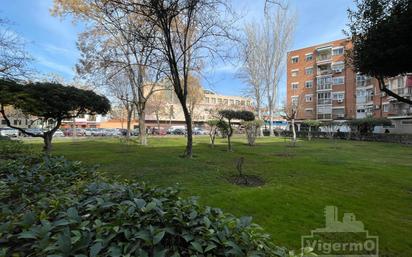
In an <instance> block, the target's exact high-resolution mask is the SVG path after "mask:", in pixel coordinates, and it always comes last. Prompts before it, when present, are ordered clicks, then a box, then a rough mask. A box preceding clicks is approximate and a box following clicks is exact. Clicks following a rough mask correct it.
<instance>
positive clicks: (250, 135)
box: [242, 120, 263, 146]
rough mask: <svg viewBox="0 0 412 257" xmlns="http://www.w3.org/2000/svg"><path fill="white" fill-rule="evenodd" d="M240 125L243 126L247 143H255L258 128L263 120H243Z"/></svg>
mask: <svg viewBox="0 0 412 257" xmlns="http://www.w3.org/2000/svg"><path fill="white" fill-rule="evenodd" d="M242 125H243V126H244V127H245V131H246V138H247V142H248V144H249V145H250V146H253V145H255V141H256V138H257V136H258V131H259V128H260V127H261V126H262V125H263V120H251V121H243V122H242Z"/></svg>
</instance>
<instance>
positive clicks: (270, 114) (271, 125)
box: [269, 103, 274, 136]
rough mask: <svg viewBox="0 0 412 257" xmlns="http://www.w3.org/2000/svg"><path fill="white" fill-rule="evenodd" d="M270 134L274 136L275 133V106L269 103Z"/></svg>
mask: <svg viewBox="0 0 412 257" xmlns="http://www.w3.org/2000/svg"><path fill="white" fill-rule="evenodd" d="M269 130H270V131H269V135H270V136H274V133H273V106H272V104H271V103H269Z"/></svg>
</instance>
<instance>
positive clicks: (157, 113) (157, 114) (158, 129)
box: [156, 112, 160, 135]
mask: <svg viewBox="0 0 412 257" xmlns="http://www.w3.org/2000/svg"><path fill="white" fill-rule="evenodd" d="M156 121H157V133H158V134H159V135H160V117H159V112H156Z"/></svg>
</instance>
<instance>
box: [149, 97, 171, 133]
mask: <svg viewBox="0 0 412 257" xmlns="http://www.w3.org/2000/svg"><path fill="white" fill-rule="evenodd" d="M165 103H166V95H165V91H158V92H155V93H154V94H153V95H152V96H151V97H150V98H149V101H148V102H147V113H148V114H154V115H155V116H156V122H157V129H158V131H159V132H160V117H161V116H164V115H167V114H169V112H168V108H167V106H166V105H165Z"/></svg>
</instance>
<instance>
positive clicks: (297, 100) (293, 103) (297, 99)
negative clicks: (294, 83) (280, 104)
mask: <svg viewBox="0 0 412 257" xmlns="http://www.w3.org/2000/svg"><path fill="white" fill-rule="evenodd" d="M298 102H299V96H292V101H291V103H292V106H297V105H298Z"/></svg>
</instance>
